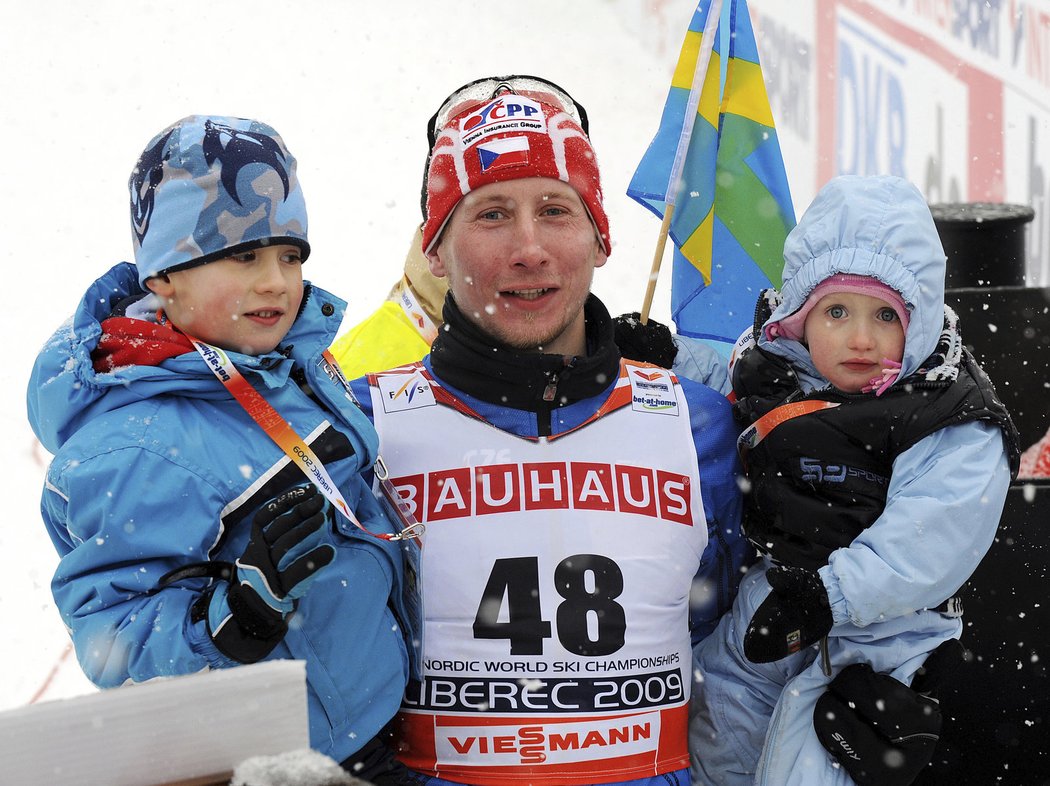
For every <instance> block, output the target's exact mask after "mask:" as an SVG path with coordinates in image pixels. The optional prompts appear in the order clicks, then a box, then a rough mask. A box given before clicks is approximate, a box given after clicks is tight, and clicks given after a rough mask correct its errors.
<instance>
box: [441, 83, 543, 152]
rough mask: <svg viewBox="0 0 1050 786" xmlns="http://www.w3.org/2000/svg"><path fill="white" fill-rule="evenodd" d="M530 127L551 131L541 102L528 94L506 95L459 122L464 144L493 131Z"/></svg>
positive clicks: (516, 130)
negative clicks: (548, 128)
mask: <svg viewBox="0 0 1050 786" xmlns="http://www.w3.org/2000/svg"><path fill="white" fill-rule="evenodd" d="M521 131H528V132H531V133H538V134H545V133H547V119H546V118H545V117H544V115H543V108H542V107H541V106H540V104H539V103H537V102H536V101H533V100H532V99H530V98H526V97H525V96H517V95H511V94H508V95H502V96H500V97H499V98H496V99H494V100H493V101H490V102H489V103H487V104H485V106H483V107H481V109H479V110H477V111H476V112H472V113H471V114H469V115H467V116H466V117H465V118H463V120H461V121H460V124H459V133H460V137H461V139H462V141H463V147H465V148H467V147H471V146H473V145H475V144H477V143H478V142H480V141H481V140H483V139H485V138H486V137H489V136H492V135H493V134H503V133H508V132H521Z"/></svg>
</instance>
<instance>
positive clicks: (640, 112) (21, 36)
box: [0, 0, 688, 710]
mask: <svg viewBox="0 0 1050 786" xmlns="http://www.w3.org/2000/svg"><path fill="white" fill-rule="evenodd" d="M631 1H632V2H634V1H636V2H639V3H641V2H643V0H631ZM616 9H617V4H616V3H615V2H614V0H573V2H564V1H563V0H521V1H520V2H515V3H502V4H501V3H482V2H478V1H477V0H437V1H435V0H400V2H397V3H373V2H358V1H357V0H302V2H298V3H288V2H283V1H281V0H253V1H252V2H241V0H236V2H234V1H231V0H180V2H178V3H131V2H126V0H93V1H92V2H90V3H82V2H78V1H77V0H34V1H33V2H30V1H29V0H21V1H20V2H9V3H4V4H3V5H2V6H0V96H2V100H3V104H4V111H3V115H4V119H3V120H2V121H0V150H3V151H4V154H5V160H4V166H3V169H4V184H3V186H4V187H3V188H2V190H0V227H2V233H3V237H4V238H6V240H4V241H3V242H2V244H0V270H2V271H3V273H4V276H5V279H6V297H5V302H4V308H3V310H2V311H0V330H2V332H3V335H4V336H5V338H6V339H7V342H8V350H7V351H8V353H9V355H13V357H9V362H7V363H5V364H4V366H3V368H2V369H0V386H2V387H0V389H2V390H3V391H4V396H5V401H4V403H5V406H3V407H0V428H2V430H3V434H5V435H6V440H7V445H8V459H7V460H6V461H5V462H4V463H5V464H6V466H7V469H6V470H3V475H2V478H3V479H2V481H0V509H2V511H3V513H2V514H0V521H2V522H3V523H2V525H0V626H2V627H0V631H2V636H3V639H4V646H3V647H2V648H0V710H2V709H8V708H12V707H19V706H22V705H24V704H26V703H27V702H29V701H30V700H31V699H32V698H33V697H34V696H36V695H37V694H38V692H40V691H41V690H42V689H43V688H44V686H45V685H46V686H47V687H46V689H44V690H43V693H42V694H41V696H40V699H41V700H47V699H55V698H61V697H67V696H73V695H77V694H81V693H85V692H89V691H91V690H93V688H92V687H91V685H90V684H89V683H87V682H86V680H85V679H84V678H83V677H82V676H81V674H80V671H79V668H78V667H77V666H76V664H75V662H74V660H73V658H72V657H66V658H65V659H64V660H63V657H64V653H65V652H66V648H67V642H68V637H67V636H66V633H65V631H64V629H63V627H62V624H61V621H60V619H59V616H58V613H57V611H56V610H55V608H54V605H53V603H52V600H51V594H50V589H49V582H50V579H51V574H52V572H53V570H54V566H55V563H56V557H55V553H54V550H53V548H52V546H51V543H50V541H49V540H48V538H47V535H46V534H45V532H44V528H43V525H42V523H41V521H40V516H39V511H38V501H39V494H40V486H41V482H42V478H43V473H44V468H45V466H46V463H47V461H48V460H49V456H48V455H47V454H46V453H45V452H44V451H43V450H42V449H41V448H40V447H39V445H38V444H37V443H36V439H35V437H34V436H33V434H32V431H31V430H30V429H29V426H28V424H27V422H26V416H25V389H26V382H27V380H28V376H29V371H30V368H31V365H32V362H33V358H34V356H35V354H36V352H37V350H38V349H39V347H40V346H41V344H42V343H43V341H44V340H45V338H46V337H47V336H48V335H49V334H50V333H51V332H52V330H53V329H54V328H55V327H56V326H57V325H58V324H59V323H60V322H61V321H62V320H63V319H64V318H65V317H66V316H67V315H68V314H69V313H71V312H72V309H73V307H74V306H75V304H76V302H77V300H78V298H79V296H80V294H81V293H82V292H83V290H84V289H85V287H86V286H87V285H88V284H89V283H90V282H91V281H92V280H93V279H94V278H95V277H96V276H97V275H98V274H99V273H101V272H103V271H104V270H106V269H108V268H109V267H110V266H111V265H112V264H114V263H116V262H118V261H121V260H124V259H127V258H128V257H129V255H130V253H131V240H130V230H129V225H128V207H127V190H126V181H127V177H128V174H129V173H130V171H131V167H132V165H133V164H134V162H135V159H136V157H137V156H138V153H139V152H140V150H141V149H142V147H143V146H144V145H145V143H146V142H147V141H148V140H149V139H150V137H151V136H152V135H153V134H155V133H156V132H157V131H159V130H161V129H162V128H163V127H165V126H166V125H167V124H169V123H170V122H172V121H174V120H177V119H179V118H181V117H183V116H185V115H188V114H193V113H211V114H232V115H238V116H241V117H257V118H259V119H262V120H265V121H266V122H268V123H270V124H271V125H273V126H274V127H275V128H277V130H278V131H279V132H280V133H281V134H282V136H283V137H284V139H285V141H286V142H287V144H288V146H289V147H290V148H291V150H292V151H293V152H294V153H295V155H296V156H297V157H298V159H299V176H300V180H301V182H302V184H303V189H304V192H305V194H306V199H307V204H308V206H309V212H310V224H311V226H310V239H311V243H312V245H313V249H314V252H313V255H312V256H311V258H310V261H309V262H308V263H307V267H306V270H305V273H306V276H307V277H308V278H310V279H312V280H314V281H316V282H318V283H319V284H322V285H323V286H325V287H327V288H329V289H331V290H333V291H335V292H336V293H339V294H341V295H342V296H343V297H345V298H346V299H348V300H349V301H350V308H349V312H348V316H347V318H346V321H345V322H344V328H345V327H348V326H349V325H351V324H353V323H355V322H356V321H357V320H359V319H360V318H362V317H363V316H365V315H366V314H367V313H368V312H369V311H371V309H372V308H374V307H375V305H376V304H377V303H378V302H379V301H380V300H381V299H382V298H383V297H384V296H385V294H386V292H387V290H388V289H389V287H390V285H391V284H392V283H393V281H394V280H395V279H396V278H397V277H398V275H399V270H400V263H401V260H402V258H403V255H404V252H405V250H406V248H407V245H408V242H409V240H410V237H411V234H412V230H413V227H414V226H415V224H416V223H417V222H418V221H419V219H420V213H419V188H420V177H421V174H422V168H423V160H424V156H425V153H426V135H425V126H426V121H427V120H428V118H429V117H430V115H431V113H432V112H433V111H434V109H435V108H436V106H437V104H439V103H440V101H441V99H443V98H444V97H445V95H446V94H447V93H449V92H450V91H451V90H452V89H453V88H455V87H458V86H459V85H460V84H462V83H464V82H466V81H469V80H470V79H473V78H475V77H479V76H488V75H492V74H497V73H527V74H529V73H531V74H538V75H542V76H546V77H548V78H550V79H552V80H553V81H555V82H557V83H559V84H561V85H563V86H564V87H565V88H567V89H568V90H570V91H571V92H572V93H573V94H574V95H575V97H576V98H577V100H579V101H580V102H581V103H582V104H584V105H585V107H586V108H587V110H588V113H589V114H590V117H591V123H592V129H591V130H592V139H593V142H594V146H595V149H596V151H597V154H598V157H599V161H600V163H601V165H602V170H603V175H604V178H605V183H604V185H605V193H606V208H607V211H608V213H609V216H610V221H611V227H612V236H613V242H614V253H613V255H612V257H611V259H610V262H609V264H608V265H607V266H606V267H605V268H603V269H602V270H600V271H598V274H597V277H596V283H595V291H596V292H597V293H598V294H599V295H600V296H601V297H602V298H603V299H604V300H605V301H606V303H607V304H608V305H609V308H610V310H611V311H612V313H614V314H616V313H620V312H623V311H630V310H638V308H639V307H640V305H641V302H642V295H643V291H644V288H645V283H646V279H647V276H648V270H649V265H650V263H651V260H652V253H653V248H654V245H655V241H656V235H657V231H658V226H659V225H658V222H657V221H656V219H655V218H653V217H652V216H651V215H650V214H649V213H647V212H646V211H645V210H643V209H642V208H641V207H639V206H638V205H637V204H635V203H634V202H632V201H630V200H629V199H628V198H627V197H626V196H625V195H624V191H625V189H626V186H627V182H628V180H629V179H630V176H631V174H632V172H633V170H634V166H635V165H636V164H637V162H638V159H639V158H640V156H641V155H642V153H643V152H644V150H645V148H646V146H647V145H648V143H649V140H650V137H651V136H652V134H653V132H654V131H655V129H656V124H657V121H658V119H659V114H660V110H661V107H662V104H663V99H664V96H665V94H666V89H667V85H668V81H669V79H670V72H671V68H672V67H673V58H674V57H675V56H676V54H677V53H674V54H671V55H668V56H666V58H657V57H655V56H654V55H653V54H651V53H649V52H646V51H645V50H644V49H643V47H642V44H641V43H640V41H639V39H638V38H637V37H636V36H635V35H633V34H632V33H631V32H630V31H629V30H628V29H627V25H625V24H623V23H622V22H621V19H620V18H619V17H618V15H617V13H616ZM687 21H688V19H687V18H683V19H682V20H681V28H682V30H683V31H684V29H685V25H686V23H687ZM664 278H665V281H664V282H663V286H661V287H660V288H659V289H658V293H657V298H656V303H655V305H654V309H653V316H654V317H656V318H657V319H661V320H664V321H666V319H667V314H668V295H667V289H666V278H667V277H666V276H665V277H664ZM56 667H57V673H56V675H55V676H54V679H51V681H50V682H49V679H50V677H51V674H52V671H53V670H55V669H56Z"/></svg>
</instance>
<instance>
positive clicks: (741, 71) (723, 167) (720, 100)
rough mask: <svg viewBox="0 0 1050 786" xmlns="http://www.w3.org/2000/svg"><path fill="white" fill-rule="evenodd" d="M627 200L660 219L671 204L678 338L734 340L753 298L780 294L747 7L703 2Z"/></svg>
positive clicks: (788, 221)
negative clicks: (771, 289)
mask: <svg viewBox="0 0 1050 786" xmlns="http://www.w3.org/2000/svg"><path fill="white" fill-rule="evenodd" d="M627 194H628V196H630V197H633V198H634V199H636V200H638V201H639V202H641V203H642V204H643V205H645V206H646V207H648V208H649V209H650V210H652V211H653V212H654V213H656V214H657V215H658V216H660V217H661V218H663V217H664V215H665V213H666V211H667V210H668V207H669V206H671V205H673V206H674V207H673V210H674V212H673V215H672V219H671V224H670V232H669V234H670V237H671V240H672V242H673V243H674V246H675V252H674V267H673V272H672V278H671V315H672V317H673V318H674V322H675V325H676V327H677V329H678V332H679V333H681V334H683V335H687V336H694V337H697V338H706V339H713V340H716V341H725V342H730V343H731V342H733V341H735V340H736V338H737V337H738V336H739V334H740V333H741V332H743V330H744V329H745V328H747V327H748V325H750V324H751V321H752V316H753V314H754V307H755V301H756V299H757V296H758V293H759V292H760V291H761V290H762V289H764V288H767V287H770V286H776V287H779V286H780V284H781V270H782V269H783V265H784V257H783V251H784V238H785V237H787V233H788V232H789V231H790V230H791V228H792V227H794V225H795V212H794V209H793V208H792V206H791V194H790V191H789V189H788V183H787V175H786V173H785V172H784V159H783V157H782V156H781V153H780V143H779V142H778V140H777V133H776V129H775V128H774V125H773V114H772V111H771V110H770V107H769V99H768V97H767V95H766V88H765V82H764V81H763V78H762V68H761V66H760V65H759V59H758V47H757V45H756V43H755V35H754V31H753V30H752V27H751V19H750V17H749V15H748V10H747V3H746V1H745V0H724V2H723V0H700V3H699V4H698V5H697V8H696V11H695V12H694V13H693V18H692V20H691V21H690V23H689V30H688V31H687V32H686V36H685V43H684V44H683V46H682V52H681V55H679V58H678V64H677V66H676V68H675V72H674V78H673V79H672V80H671V89H670V91H669V92H668V95H667V102H666V103H665V104H664V111H663V116H662V117H661V120H660V128H659V130H658V131H657V133H656V136H655V138H654V139H653V141H652V143H651V144H650V145H649V149H648V150H647V151H646V153H645V155H644V156H643V157H642V160H641V163H639V165H638V168H637V170H636V171H635V173H634V177H633V178H632V180H631V184H630V186H629V187H628V189H627Z"/></svg>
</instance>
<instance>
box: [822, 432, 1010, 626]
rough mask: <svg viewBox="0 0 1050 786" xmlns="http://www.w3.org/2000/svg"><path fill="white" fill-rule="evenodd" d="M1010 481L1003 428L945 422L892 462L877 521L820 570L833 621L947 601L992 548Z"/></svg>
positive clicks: (862, 620)
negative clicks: (941, 427) (884, 506)
mask: <svg viewBox="0 0 1050 786" xmlns="http://www.w3.org/2000/svg"><path fill="white" fill-rule="evenodd" d="M1009 485H1010V469H1009V464H1008V461H1007V457H1006V451H1005V449H1004V447H1003V439H1002V432H1001V431H1000V430H999V429H998V428H997V427H995V426H992V425H989V424H987V423H981V422H971V423H963V424H960V425H955V426H949V427H947V428H944V429H941V430H940V431H937V432H935V433H933V434H931V435H930V436H928V437H926V438H924V439H922V440H920V441H919V442H918V443H916V444H915V445H913V446H912V447H911V448H909V449H908V450H906V451H905V452H904V453H902V454H901V455H900V456H898V457H897V460H896V461H895V462H894V463H893V474H892V477H891V478H890V485H889V490H888V492H887V501H886V508H885V510H883V512H882V515H880V516H879V518H878V519H876V520H875V523H874V524H872V525H871V526H870V527H868V529H866V530H865V531H864V532H862V533H861V534H860V535H859V536H857V538H856V539H854V541H853V542H852V543H851V544H850V545H849V547H847V548H841V549H838V550H837V551H835V552H832V554H831V558H830V559H829V561H828V564H827V565H825V566H824V567H823V568H821V569H820V574H821V578H822V579H823V581H824V586H825V587H826V589H827V590H828V597H829V599H830V600H831V611H832V616H833V617H834V620H835V623H836V624H838V623H840V622H845V621H846V620H849V621H851V622H852V623H853V624H855V625H859V626H862V627H863V626H866V625H870V624H871V623H873V622H877V621H880V620H885V619H887V618H892V617H899V616H902V615H905V614H910V613H911V612H914V611H916V610H917V609H924V608H933V607H936V606H938V605H939V604H940V603H942V602H943V601H944V600H946V599H947V598H949V597H951V596H952V595H953V594H954V593H955V592H956V590H958V589H959V588H960V587H961V586H962V585H963V584H964V583H965V582H966V580H967V579H968V578H969V577H970V575H971V574H972V573H973V571H974V570H975V569H976V567H977V565H978V563H979V562H980V561H981V559H982V557H984V555H985V553H986V552H987V551H988V549H989V548H990V547H991V544H992V540H993V539H994V538H995V532H996V529H997V528H998V526H999V517H1000V516H1001V515H1002V510H1003V505H1004V503H1005V501H1006V492H1007V489H1008V487H1009Z"/></svg>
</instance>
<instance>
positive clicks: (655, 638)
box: [353, 77, 750, 786]
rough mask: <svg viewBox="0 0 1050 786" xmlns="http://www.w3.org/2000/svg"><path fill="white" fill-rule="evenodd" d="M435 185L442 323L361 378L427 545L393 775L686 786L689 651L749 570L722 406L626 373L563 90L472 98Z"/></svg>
mask: <svg viewBox="0 0 1050 786" xmlns="http://www.w3.org/2000/svg"><path fill="white" fill-rule="evenodd" d="M424 188H425V199H426V206H427V217H426V220H425V222H424V224H423V232H422V243H423V251H424V253H425V254H426V256H427V259H428V261H429V265H430V269H431V271H432V272H433V273H434V274H435V275H437V276H442V277H446V278H447V280H448V284H449V289H450V292H449V295H448V296H447V298H446V301H445V305H444V313H443V318H444V326H443V327H442V329H441V330H440V331H439V334H438V337H437V339H436V340H435V341H434V343H433V346H432V349H431V353H430V354H429V355H428V356H427V357H426V358H424V359H423V361H422V362H421V363H416V364H411V365H408V366H402V367H400V368H398V369H394V370H391V371H388V372H384V373H380V374H373V375H369V376H368V377H367V378H363V379H360V380H357V381H356V382H355V383H354V384H353V387H354V389H355V392H356V393H357V394H358V398H359V400H360V401H361V403H362V405H363V407H364V408H365V410H366V412H367V413H368V414H369V415H370V416H371V417H372V419H373V421H374V422H375V425H376V428H377V429H378V431H379V434H380V445H381V452H382V455H383V460H384V461H385V464H386V468H387V470H388V472H389V479H390V481H391V483H392V486H393V488H394V489H396V492H397V494H398V495H399V496H400V497H401V499H402V500H404V502H405V503H406V506H407V508H409V509H410V511H411V513H412V515H413V516H414V517H415V519H417V520H418V521H419V522H421V523H422V524H423V525H424V526H425V528H426V529H425V534H424V536H423V551H422V570H421V581H422V583H423V597H424V607H425V626H424V639H423V642H422V647H423V659H422V666H423V669H422V680H421V681H419V682H414V683H412V684H411V685H410V686H409V690H408V692H407V694H406V698H405V701H404V703H403V706H402V711H401V714H400V719H399V721H400V722H399V724H398V725H399V735H400V736H399V740H398V745H399V751H400V754H399V756H400V758H401V760H402V761H403V762H404V763H405V764H406V765H408V766H409V767H410V768H412V769H413V770H415V771H417V772H419V773H422V774H423V775H424V776H427V777H428V778H429V783H430V784H431V786H438V785H439V784H444V783H463V784H506V783H520V784H598V783H603V784H604V783H616V784H654V785H655V784H661V785H662V786H666V785H667V784H681V785H682V786H686V784H688V783H689V774H688V767H689V756H688V750H687V734H686V727H687V724H688V719H689V698H690V685H691V682H692V679H693V659H692V646H693V645H694V644H695V643H696V642H698V641H699V640H701V639H702V638H703V637H704V636H706V635H707V634H708V633H709V632H710V631H711V630H712V629H713V627H714V625H715V623H716V622H717V620H718V618H719V616H720V615H721V614H722V613H723V612H724V611H726V610H727V609H728V608H729V605H730V603H731V601H732V598H733V595H734V593H735V591H736V587H737V584H738V582H739V579H740V575H741V566H742V565H743V564H744V563H745V562H747V561H748V559H749V557H750V551H749V549H748V547H747V545H746V544H745V542H744V541H743V540H742V537H741V535H740V527H739V517H740V491H739V487H738V484H737V474H738V466H737V463H736V461H737V460H736V451H735V447H734V446H735V438H736V429H735V427H734V425H733V420H732V415H731V411H730V406H729V403H728V402H727V401H726V399H725V398H724V397H723V396H722V395H721V394H719V393H718V392H716V391H714V390H712V389H710V388H707V387H705V386H703V385H700V384H698V383H693V382H690V381H689V380H686V379H682V380H679V379H677V378H676V377H675V376H674V375H673V373H672V372H671V371H669V370H667V369H664V368H660V367H657V366H653V365H647V364H644V363H637V362H633V361H626V360H622V359H621V357H620V353H619V351H618V350H617V348H616V344H615V342H614V340H613V322H612V319H611V318H610V316H609V313H608V311H607V310H606V308H605V306H604V305H603V304H602V303H601V301H600V300H599V299H598V298H597V297H595V296H594V295H593V294H591V292H590V288H591V280H592V277H593V273H594V271H595V269H596V268H599V267H601V266H603V265H604V264H605V262H606V260H607V258H608V255H609V252H610V250H611V245H610V240H609V227H608V219H607V217H606V214H605V210H604V207H603V205H602V192H601V185H600V180H599V171H598V165H597V161H596V158H595V155H594V151H593V149H592V147H591V144H590V140H589V138H588V129H587V120H586V113H585V112H584V111H583V109H582V107H580V106H579V104H577V103H576V102H575V101H574V100H573V99H572V98H571V97H569V96H568V95H567V94H566V93H565V92H564V91H563V90H561V89H560V88H558V87H557V86H556V85H553V84H551V83H549V82H546V81H545V80H540V79H537V78H533V77H504V78H492V79H484V80H479V81H477V82H474V83H471V84H470V85H467V86H465V87H463V88H461V89H460V90H458V91H456V92H455V93H454V94H453V95H452V96H450V97H449V98H448V99H447V100H446V101H445V103H444V104H443V106H442V107H441V108H440V109H439V111H438V112H437V114H436V115H435V116H434V118H433V119H432V120H431V124H430V158H429V161H428V165H427V169H426V180H425V184H424ZM421 781H422V782H427V778H422V779H421Z"/></svg>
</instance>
